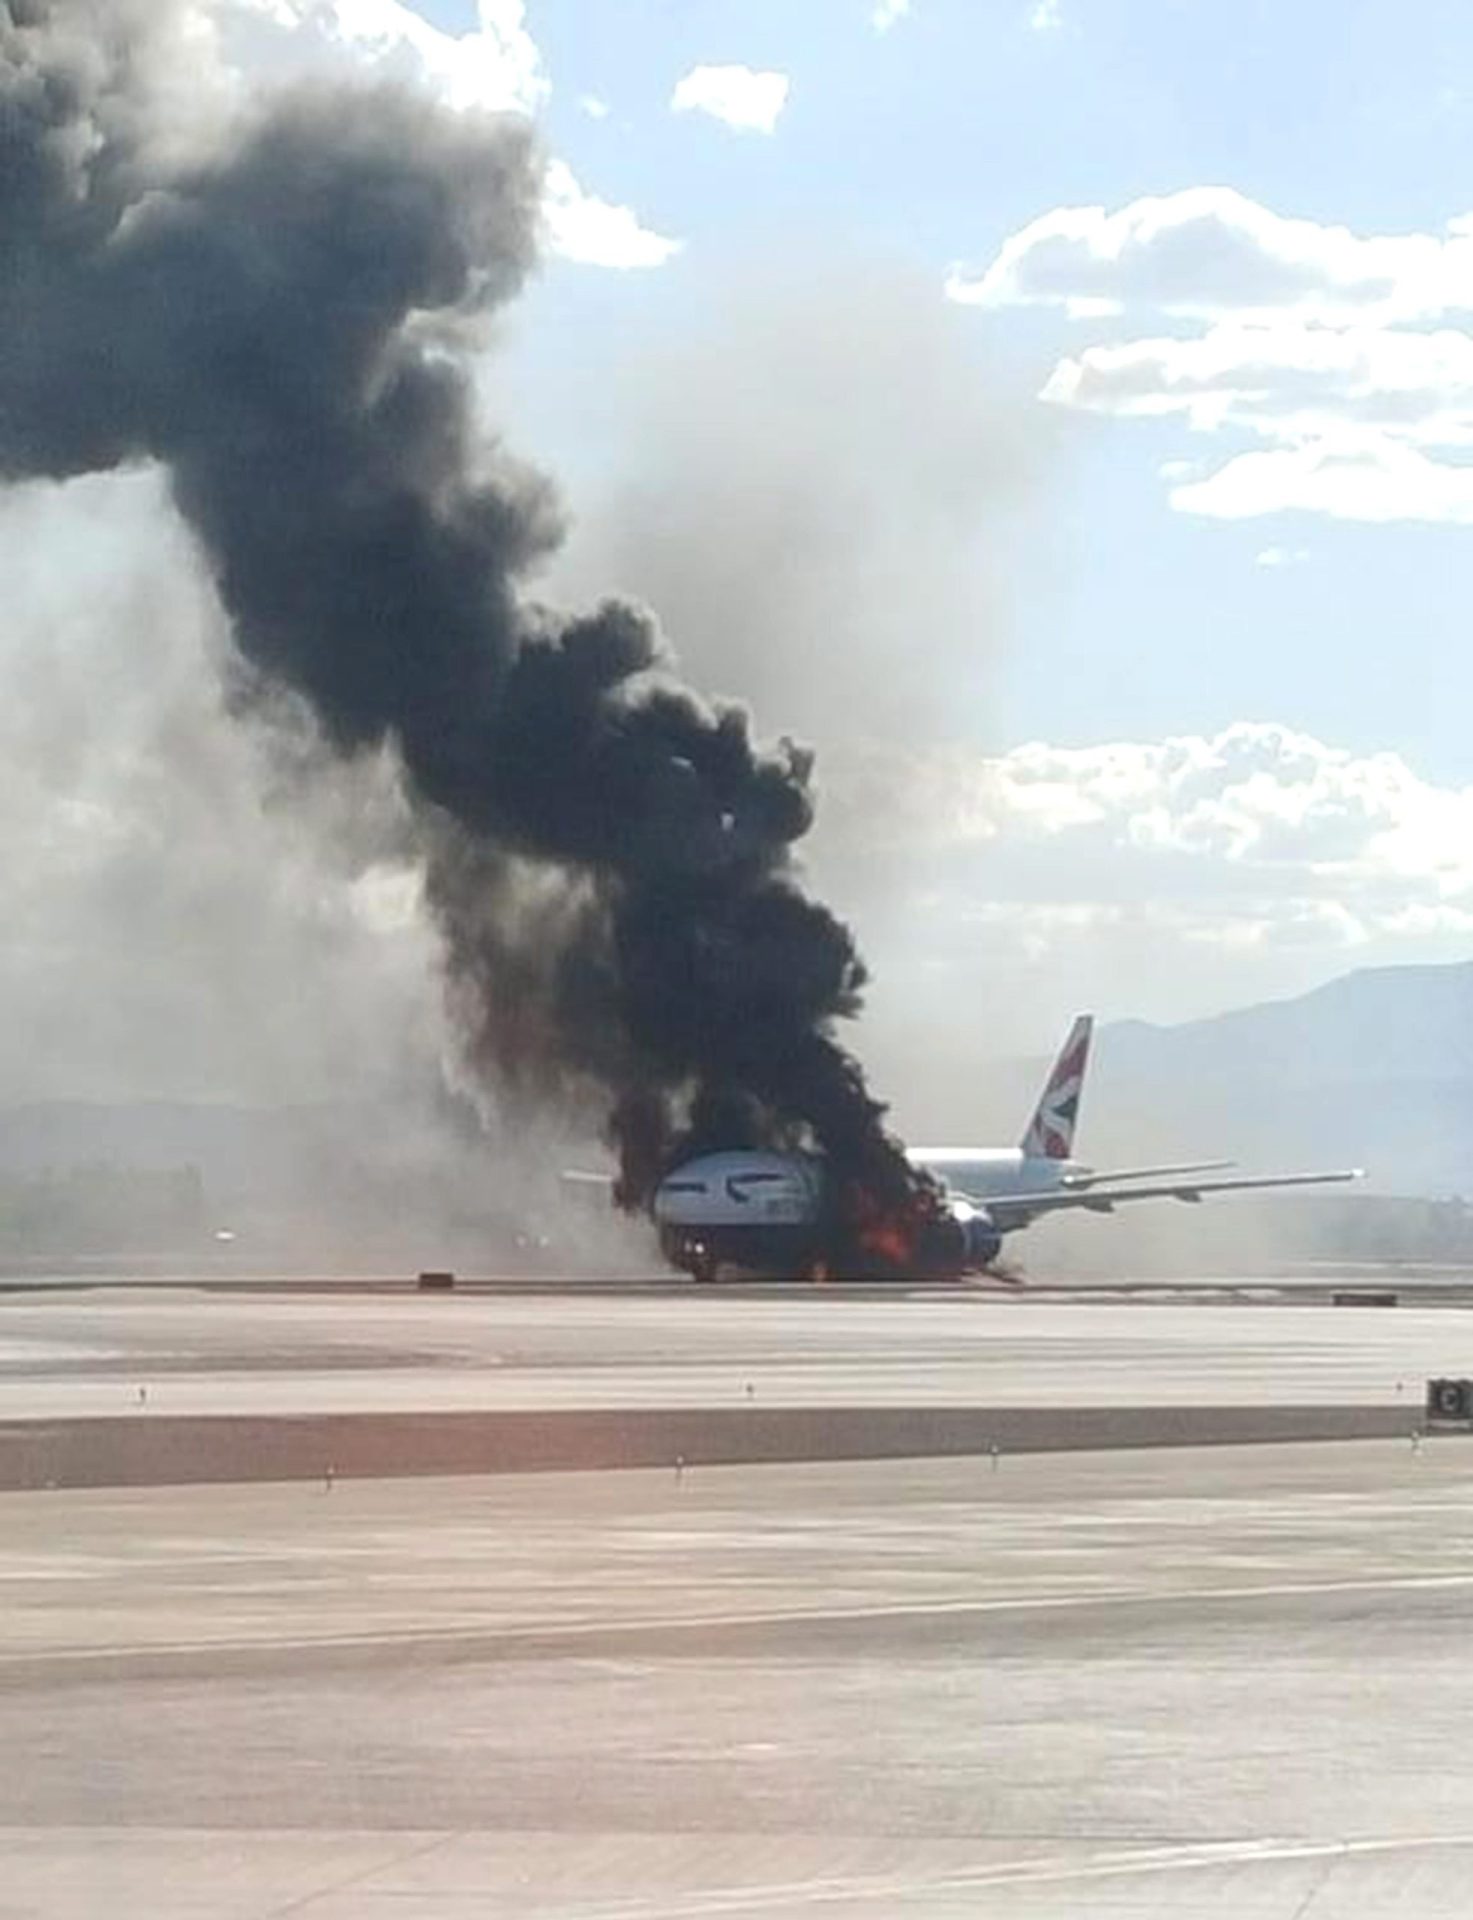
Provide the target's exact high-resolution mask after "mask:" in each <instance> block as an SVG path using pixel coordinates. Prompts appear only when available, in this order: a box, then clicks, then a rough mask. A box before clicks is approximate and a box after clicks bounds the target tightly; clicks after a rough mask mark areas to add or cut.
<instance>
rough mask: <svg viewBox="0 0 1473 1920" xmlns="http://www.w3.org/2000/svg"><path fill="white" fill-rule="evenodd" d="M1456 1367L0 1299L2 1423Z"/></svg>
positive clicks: (1404, 1338)
mask: <svg viewBox="0 0 1473 1920" xmlns="http://www.w3.org/2000/svg"><path fill="white" fill-rule="evenodd" d="M1436 1373H1468V1374H1473V1318H1470V1317H1469V1316H1468V1315H1467V1314H1465V1313H1463V1312H1460V1311H1457V1310H1448V1309H1441V1308H1436V1307H1413V1306H1406V1307H1400V1308H1396V1309H1394V1310H1390V1311H1375V1310H1368V1309H1359V1310H1348V1309H1343V1308H1332V1307H1328V1306H1293V1305H1288V1306H1274V1307H1266V1306H1265V1307H1255V1306H1251V1305H1218V1304H1186V1303H1183V1304H1144V1303H1131V1302H1122V1301H1118V1300H1116V1301H1088V1302H1049V1303H1046V1304H1045V1303H1041V1302H1036V1301H1032V1300H1029V1299H1028V1298H1027V1297H1026V1295H1024V1296H1022V1297H1018V1296H1012V1295H1006V1294H999V1293H991V1294H987V1293H967V1292H950V1293H931V1294H921V1295H912V1296H907V1295H905V1294H904V1293H900V1292H897V1293H896V1294H895V1295H894V1296H892V1297H888V1298H880V1299H875V1298H872V1297H871V1298H862V1299H855V1298H852V1297H847V1296H845V1295H843V1294H841V1293H838V1292H827V1291H825V1290H824V1289H822V1288H816V1289H812V1290H809V1291H806V1292H799V1293H795V1294H793V1295H790V1296H787V1297H784V1298H772V1297H763V1296H747V1295H743V1294H741V1293H740V1292H739V1291H736V1290H722V1291H719V1292H710V1293H707V1292H702V1291H701V1290H699V1289H696V1288H692V1289H690V1290H689V1291H688V1292H687V1293H685V1294H672V1295H668V1296H666V1297H664V1298H658V1299H648V1298H640V1297H637V1296H636V1297H628V1296H626V1297H616V1298H603V1299H599V1298H590V1297H589V1295H588V1292H587V1291H586V1290H585V1291H584V1292H582V1293H579V1292H568V1293H565V1294H539V1295H528V1296H517V1295H512V1296H504V1297H503V1296H488V1295H465V1296H461V1295H454V1294H451V1295H447V1296H443V1297H438V1296H421V1295H416V1294H413V1293H410V1292H406V1293H404V1294H403V1295H402V1296H400V1297H397V1298H395V1297H392V1296H388V1297H385V1296H383V1295H379V1294H373V1295H364V1296H354V1295H352V1294H351V1293H346V1292H344V1293H334V1294H331V1295H323V1294H308V1295H306V1296H298V1295H293V1294H292V1293H290V1292H289V1291H282V1292H277V1293H268V1294H262V1295H260V1296H251V1295H235V1294H213V1293H198V1294H189V1293H186V1292H181V1291H180V1290H177V1289H169V1290H167V1291H164V1290H148V1289H127V1288H110V1289H99V1290H97V1291H95V1292H82V1293H71V1292H68V1293H64V1294H60V1293H59V1294H52V1295H25V1294H16V1295H11V1296H8V1297H7V1298H5V1299H3V1300H0V1420H6V1419H58V1418H64V1417H69V1416H81V1417H85V1416H92V1415H112V1414H122V1413H129V1412H133V1411H137V1412H138V1413H139V1414H140V1415H145V1414H149V1413H155V1414H156V1413H159V1412H167V1413H172V1414H226V1413H230V1414H285V1413H291V1414H312V1413H352V1412H391V1411H398V1412H418V1411H431V1410H440V1411H451V1410H454V1409H472V1408H474V1409H480V1408H504V1409H508V1410H510V1409H517V1408H524V1409H525V1408H539V1409H541V1408H554V1407H576V1408H592V1407H661V1406H663V1407H699V1408H705V1407H722V1406H741V1405H744V1404H746V1403H747V1402H748V1401H749V1400H754V1399H755V1400H756V1401H758V1402H759V1403H760V1404H762V1405H764V1406H790V1407H794V1406H819V1405H847V1406H866V1405H887V1404H888V1405H901V1406H916V1405H934V1406H1012V1407H1020V1406H1048V1405H1070V1406H1121V1405H1135V1406H1140V1405H1146V1406H1150V1405H1157V1406H1161V1405H1167V1406H1172V1405H1183V1404H1197V1405H1203V1404H1210V1405H1219V1406H1222V1405H1238V1406H1241V1405H1253V1404H1257V1405H1274V1404H1285V1403H1288V1404H1302V1403H1305V1402H1321V1403H1325V1404H1341V1405H1348V1404H1355V1403H1359V1404H1380V1405H1395V1404H1399V1403H1401V1402H1402V1401H1405V1400H1406V1399H1407V1397H1408V1396H1410V1399H1411V1401H1412V1402H1413V1403H1419V1402H1420V1397H1421V1393H1422V1389H1423V1385H1424V1382H1425V1380H1426V1377H1427V1376H1428V1375H1429V1374H1436ZM140 1388H143V1389H144V1390H145V1398H144V1399H140V1397H139V1390H140Z"/></svg>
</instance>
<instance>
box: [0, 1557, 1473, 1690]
mask: <svg viewBox="0 0 1473 1920" xmlns="http://www.w3.org/2000/svg"><path fill="white" fill-rule="evenodd" d="M1467 1588H1473V1573H1427V1574H1386V1575H1370V1576H1366V1577H1365V1578H1362V1579H1356V1580H1281V1581H1274V1582H1272V1583H1270V1584H1267V1585H1261V1586H1231V1587H1166V1588H1151V1587H1120V1588H1114V1589H1108V1590H1106V1591H1103V1592H1099V1593H1077V1594H1062V1593H1061V1594H1037V1595H1032V1596H1026V1597H1025V1596H1005V1597H1000V1598H997V1599H992V1600H900V1601H895V1602H893V1603H887V1602H884V1601H880V1602H877V1603H875V1604H874V1605H872V1606H858V1607H784V1608H772V1609H769V1610H766V1611H762V1612H752V1613H697V1614H661V1615H654V1616H650V1615H645V1616H640V1615H633V1616H629V1617H620V1618H613V1619H606V1620H571V1621H563V1622H559V1623H556V1624H553V1625H548V1626H537V1625H533V1624H530V1623H528V1624H524V1625H523V1624H519V1625H478V1624H477V1623H475V1622H473V1621H468V1622H466V1623H464V1624H463V1625H458V1626H447V1627H413V1628H407V1629H405V1630H403V1631H397V1630H393V1629H389V1630H386V1631H383V1632H362V1633H342V1634H304V1635H300V1636H296V1635H294V1636H286V1635H262V1636H261V1638H259V1639H239V1640H168V1641H159V1642H157V1643H149V1642H147V1641H143V1642H134V1643H129V1644H127V1645H122V1646H108V1647H52V1648H48V1647H40V1648H35V1649H33V1650H30V1651H26V1652H19V1653H0V1676H3V1675H4V1674H5V1673H6V1672H7V1671H11V1672H24V1670H25V1669H26V1668H27V1667H31V1666H38V1665H46V1666H50V1665H60V1664H63V1663H64V1664H68V1665H70V1664H75V1665H76V1666H77V1667H79V1668H85V1667H87V1666H105V1665H107V1664H109V1663H110V1662H113V1661H118V1662H126V1661H130V1660H134V1661H138V1662H140V1663H141V1664H146V1663H148V1662H150V1661H166V1660H172V1659H210V1658H220V1659H227V1658H229V1657H231V1656H233V1655H241V1654H254V1653H310V1652H314V1651H318V1652H322V1653H342V1652H351V1651H353V1650H355V1649H360V1650H362V1651H364V1652H371V1651H373V1650H374V1649H376V1648H380V1647H382V1648H390V1647H423V1646H444V1647H464V1648H466V1649H468V1650H471V1651H474V1649H475V1648H476V1647H478V1646H483V1647H484V1648H485V1649H486V1650H487V1653H488V1656H490V1655H492V1654H494V1651H495V1649H496V1648H497V1647H504V1646H516V1645H519V1644H525V1645H526V1646H528V1647H529V1648H531V1649H532V1650H534V1651H536V1650H539V1649H542V1648H546V1649H547V1650H548V1653H549V1656H550V1657H559V1658H560V1657H564V1656H565V1653H566V1652H568V1651H571V1653H572V1655H573V1657H576V1649H577V1646H578V1643H579V1642H580V1641H593V1642H595V1643H596V1642H598V1641H600V1640H602V1639H605V1638H607V1637H609V1636H617V1637H620V1638H623V1637H625V1636H630V1637H632V1636H634V1635H636V1634H649V1633H673V1634H682V1635H684V1634H692V1633H703V1632H712V1631H715V1632H721V1631H723V1630H730V1629H733V1628H746V1627H754V1628H755V1627H789V1626H832V1625H840V1626H842V1625H850V1624H854V1623H856V1622H863V1621H867V1620H872V1621H875V1622H876V1623H879V1622H883V1621H886V1620H912V1619H914V1620H945V1619H958V1620H965V1619H969V1618H974V1617H978V1616H982V1615H990V1614H1010V1613H1057V1612H1067V1611H1071V1610H1079V1611H1086V1610H1088V1609H1090V1608H1092V1607H1112V1608H1123V1607H1141V1606H1145V1607H1150V1606H1166V1605H1173V1606H1180V1605H1183V1604H1190V1603H1192V1602H1198V1603H1202V1602H1211V1603H1214V1604H1215V1603H1219V1602H1227V1603H1232V1602H1235V1601H1247V1600H1274V1599H1313V1598H1315V1597H1317V1596H1319V1595H1325V1594H1341V1593H1409V1592H1412V1593H1420V1592H1426V1593H1435V1592H1444V1591H1446V1592H1455V1591H1458V1590H1461V1589H1467Z"/></svg>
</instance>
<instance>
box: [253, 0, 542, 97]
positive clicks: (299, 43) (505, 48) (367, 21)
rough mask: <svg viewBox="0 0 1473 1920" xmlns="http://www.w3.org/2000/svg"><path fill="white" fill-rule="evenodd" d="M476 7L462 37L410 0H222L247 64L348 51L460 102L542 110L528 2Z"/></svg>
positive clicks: (502, 0) (330, 60)
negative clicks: (470, 25)
mask: <svg viewBox="0 0 1473 1920" xmlns="http://www.w3.org/2000/svg"><path fill="white" fill-rule="evenodd" d="M477 13H478V23H477V25H476V26H475V27H474V28H473V29H471V30H470V31H469V32H466V33H458V34H457V33H448V32H444V31H442V30H441V29H440V28H439V27H436V26H433V25H432V24H431V23H430V22H429V21H428V20H426V19H425V18H424V16H423V14H420V13H417V12H415V10H414V8H413V7H411V6H408V5H405V4H404V3H403V0H218V14H219V21H220V27H221V31H222V34H223V35H224V39H225V46H226V50H227V53H228V54H230V55H231V56H232V57H233V59H234V61H235V62H236V63H237V64H240V65H243V66H246V67H247V68H252V69H254V68H260V67H268V68H270V69H272V70H274V71H277V72H284V73H293V74H306V73H311V72H314V71H318V72H320V71H325V70H326V71H330V70H332V69H334V68H339V69H340V68H341V65H342V62H343V58H344V56H345V55H346V56H348V57H349V58H351V59H352V60H353V61H354V62H355V63H357V64H359V65H361V66H365V67H369V68H371V69H372V70H373V71H374V72H376V73H379V74H381V75H383V76H384V77H386V78H392V79H398V80H404V81H408V82H410V83H413V84H416V85H422V86H428V87H431V88H432V89H433V90H434V91H435V92H436V93H438V94H439V95H440V96H441V97H442V98H443V99H445V100H447V101H448V102H449V103H450V104H451V105H452V106H455V107H462V108H464V107H487V108H492V109H503V108H514V109H516V110H518V111H520V112H523V113H532V112H535V111H536V109H537V108H538V107H540V106H541V105H542V103H543V101H544V100H545V99H546V97H547V93H548V82H547V76H546V74H545V73H544V71H543V68H542V62H541V58H540V56H539V54H538V51H537V45H536V42H535V41H534V40H533V39H532V36H531V35H530V34H529V33H528V31H527V27H526V21H525V8H524V6H523V0H480V5H479V8H478V10H477Z"/></svg>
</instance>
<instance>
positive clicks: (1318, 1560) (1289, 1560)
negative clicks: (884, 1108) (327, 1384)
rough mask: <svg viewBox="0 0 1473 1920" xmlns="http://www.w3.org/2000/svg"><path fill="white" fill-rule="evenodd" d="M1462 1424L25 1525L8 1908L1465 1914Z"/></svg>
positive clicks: (1470, 1850) (287, 1492)
mask: <svg viewBox="0 0 1473 1920" xmlns="http://www.w3.org/2000/svg"><path fill="white" fill-rule="evenodd" d="M1470 1493H1473V1463H1470V1455H1469V1454H1468V1453H1467V1452H1466V1451H1465V1450H1464V1449H1463V1448H1462V1447H1461V1446H1459V1445H1457V1444H1456V1443H1452V1444H1446V1445H1432V1444H1429V1445H1428V1446H1426V1447H1424V1448H1423V1449H1422V1450H1421V1451H1419V1452H1417V1453H1413V1452H1412V1450H1411V1449H1410V1447H1408V1446H1407V1445H1406V1444H1405V1443H1396V1444H1393V1443H1390V1442H1385V1443H1378V1444H1375V1445H1356V1446H1348V1447H1341V1448H1336V1449H1319V1448H1296V1449H1284V1450H1272V1449H1270V1450H1263V1449H1255V1450H1253V1451H1251V1452H1246V1451H1243V1452H1240V1451H1237V1450H1230V1451H1220V1452H1215V1453H1211V1454H1201V1453H1191V1452H1184V1453H1174V1452H1162V1453H1154V1454H1149V1455H1142V1454H1132V1455H1111V1454H1096V1455H1075V1456H1069V1457H1067V1458H1055V1459H1050V1460H1010V1461H1005V1462H1003V1463H1001V1464H1000V1465H999V1466H998V1468H997V1469H996V1470H994V1469H993V1468H992V1467H991V1465H990V1463H988V1462H977V1461H968V1462H945V1463H933V1462H913V1463H905V1464H903V1465H890V1466H864V1467H771V1468H761V1469H713V1470H704V1471H701V1472H687V1473H685V1474H684V1475H682V1476H681V1477H680V1479H679V1480H677V1479H676V1477H675V1476H674V1475H673V1474H661V1475H658V1476H656V1475H646V1474H620V1475H606V1476H578V1475H570V1476H556V1477H554V1478H551V1479H542V1480H538V1481H535V1482H534V1481H528V1480H497V1481H480V1482H468V1481H464V1480H456V1481H453V1482H440V1483H404V1482H398V1483H392V1484H390V1483H361V1484H356V1485H340V1486H337V1487H335V1488H333V1489H332V1490H331V1491H330V1492H329V1491H325V1490H323V1489H311V1490H309V1489H307V1488H304V1487H255V1488H252V1487H240V1488H229V1489H215V1490H208V1491H202V1490H183V1489H175V1490H151V1491H147V1492H132V1493H114V1494H95V1493H92V1494H56V1495H49V1496H48V1495H44V1494H37V1495H11V1496H7V1497H5V1498H4V1499H3V1500H0V1542H3V1545H0V1581H3V1583H4V1588H5V1592H6V1594H7V1604H6V1607H5V1609H4V1611H3V1613H0V1623H3V1624H0V1731H3V1734H4V1737H5V1742H6V1751H7V1753H8V1754H9V1755H10V1756H11V1764H9V1765H8V1766H7V1767H6V1769H5V1770H4V1772H3V1774H0V1864H3V1869H4V1886H5V1893H4V1895H3V1896H0V1898H3V1902H4V1907H3V1910H4V1911H5V1912H6V1913H7V1915H11V1914H15V1915H22V1914H23V1915H42V1914H44V1915H47V1916H63V1915H64V1916H68V1920H70V1917H71V1916H77V1917H78V1920H80V1917H81V1916H84V1915H86V1916H92V1915H95V1914H97V1913H100V1912H107V1913H111V1914H117V1913H124V1914H132V1913H139V1914H142V1913H148V1914H150V1915H157V1916H160V1920H175V1917H176V1916H177V1917H179V1920H182V1917H183V1916H186V1915H187V1916H191V1917H192V1916H196V1915H206V1914H208V1915H227V1914H228V1915H231V1916H240V1917H241V1920H246V1916H250V1920H266V1917H267V1916H277V1915H284V1914H287V1913H290V1914H292V1915H301V1916H303V1917H304V1920H348V1917H349V1916H355V1917H357V1920H378V1917H379V1916H388V1915H393V1916H395V1917H396V1920H403V1917H404V1916H421V1915H426V1916H427V1915H434V1916H437V1917H438V1920H461V1917H462V1916H464V1917H465V1920H471V1916H475V1920H484V1916H486V1915H487V1914H493V1913H508V1914H511V1913H516V1914H522V1913H528V1914H539V1915H557V1916H563V1917H564V1920H575V1917H576V1920H594V1917H595V1916H598V1917H599V1920H615V1916H618V1917H619V1920H635V1917H636V1916H638V1917H640V1920H644V1917H645V1916H655V1915H670V1916H692V1920H695V1917H696V1916H709V1915H764V1916H778V1915H783V1916H800V1915H801V1916H813V1915H818V1914H823V1915H837V1916H843V1917H844V1920H855V1917H856V1916H861V1915H862V1916H866V1920H879V1917H880V1916H884V1915H890V1914H900V1915H910V1914H925V1915H944V1916H952V1915H956V1916H960V1915H969V1916H971V1915H976V1914H987V1915H998V1916H1008V1917H1012V1916H1025V1915H1026V1916H1030V1920H1034V1917H1036V1916H1042V1915H1077V1914H1090V1915H1094V1914H1109V1915H1112V1916H1125V1915H1132V1916H1137V1915H1139V1916H1144V1915H1152V1916H1160V1915H1164V1914H1171V1915H1180V1914H1182V1913H1192V1914H1203V1913H1207V1914H1222V1915H1224V1916H1226V1915H1232V1916H1234V1920H1239V1917H1240V1916H1245V1915H1252V1916H1265V1917H1267V1916H1273V1917H1274V1920H1279V1917H1280V1916H1282V1920H1291V1916H1293V1917H1295V1920H1298V1917H1299V1916H1306V1915H1307V1916H1309V1920H1350V1916H1356V1917H1357V1920H1360V1917H1361V1916H1365V1915H1369V1914H1383V1913H1384V1914H1406V1915H1413V1914H1416V1915H1425V1914H1428V1913H1432V1912H1438V1911H1448V1912H1456V1911H1460V1910H1461V1906H1462V1904H1463V1890H1464V1889H1465V1887H1466V1884H1467V1875H1468V1872H1469V1870H1470V1868H1473V1770H1470V1769H1469V1768H1468V1767H1467V1766H1466V1765H1465V1764H1464V1757H1465V1756H1464V1752H1463V1749H1464V1747H1465V1744H1466V1741H1465V1729H1466V1725H1467V1721H1468V1715H1469V1712H1470V1710H1473V1673H1470V1671H1469V1668H1468V1664H1467V1661H1466V1658H1465V1649H1466V1633H1467V1621H1468V1618H1469V1609H1470V1606H1473V1556H1470V1554H1469V1550H1468V1539H1467V1526H1466V1512H1467V1508H1468V1500H1469V1496H1470Z"/></svg>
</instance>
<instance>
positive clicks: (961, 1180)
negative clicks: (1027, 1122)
mask: <svg viewBox="0 0 1473 1920" xmlns="http://www.w3.org/2000/svg"><path fill="white" fill-rule="evenodd" d="M906 1158H907V1159H908V1160H909V1161H910V1163H911V1165H912V1166H913V1167H920V1168H922V1169H923V1170H924V1171H925V1172H926V1173H929V1174H931V1175H933V1176H934V1177H935V1178H936V1179H937V1180H940V1181H941V1182H943V1184H944V1185H945V1186H947V1187H948V1188H950V1189H951V1190H952V1191H954V1192H956V1193H959V1194H966V1195H968V1196H969V1197H970V1198H972V1199H976V1200H988V1199H992V1198H993V1197H994V1196H996V1195H998V1194H1003V1193H1007V1194H1016V1193H1057V1192H1058V1191H1059V1190H1060V1189H1061V1188H1063V1187H1067V1186H1069V1185H1070V1183H1071V1181H1078V1180H1080V1179H1081V1178H1083V1177H1086V1176H1088V1174H1089V1173H1090V1171H1091V1169H1090V1168H1089V1167H1088V1166H1086V1165H1085V1163H1084V1162H1083V1161H1082V1160H1055V1159H1049V1158H1046V1157H1045V1156H1043V1155H1042V1154H1036V1153H1025V1152H1024V1151H1023V1149H1022V1148H1021V1147H910V1148H908V1149H907V1151H906Z"/></svg>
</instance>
